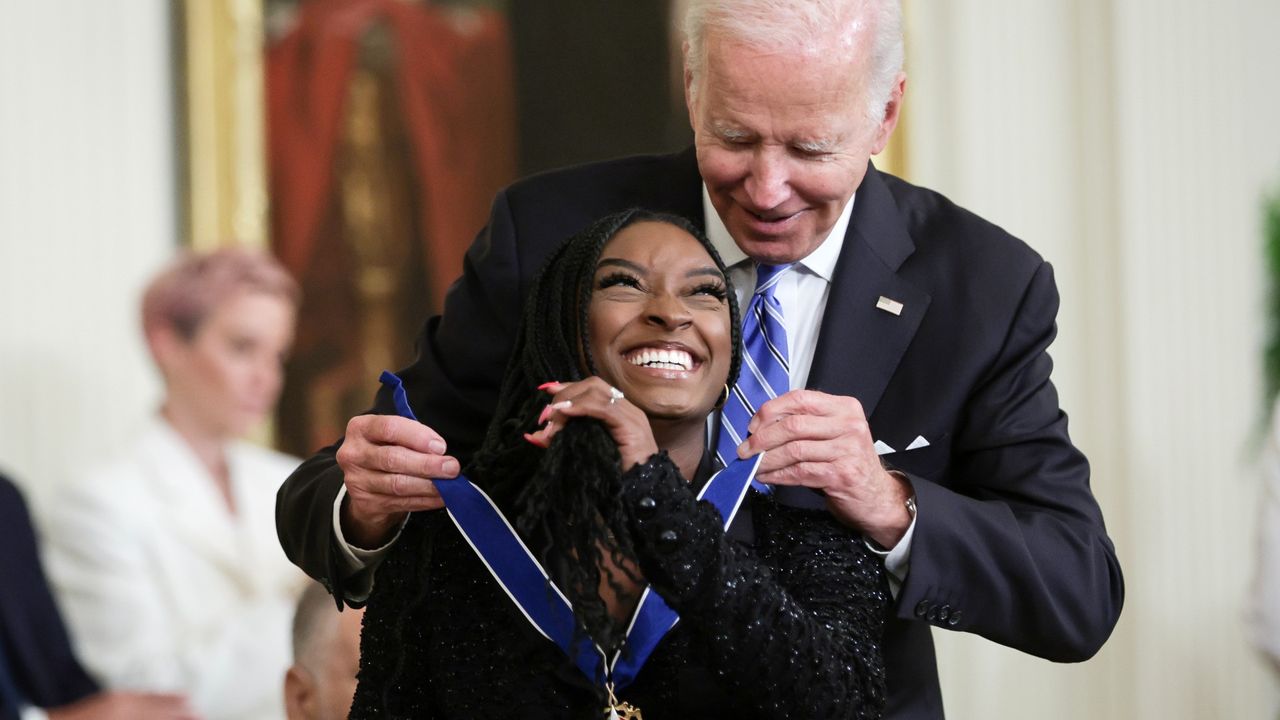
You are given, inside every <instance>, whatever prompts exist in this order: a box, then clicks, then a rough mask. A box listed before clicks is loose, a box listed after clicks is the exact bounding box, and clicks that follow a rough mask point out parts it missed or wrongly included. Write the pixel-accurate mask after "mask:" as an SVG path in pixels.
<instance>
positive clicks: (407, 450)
mask: <svg viewBox="0 0 1280 720" xmlns="http://www.w3.org/2000/svg"><path fill="white" fill-rule="evenodd" d="M444 452H445V442H444V438H442V437H440V435H439V434H437V433H436V432H435V431H434V430H432V429H431V428H429V427H427V426H426V425H423V424H422V423H420V422H417V421H416V420H410V419H408V418H402V417H397V416H395V415H359V416H356V417H354V418H351V422H349V423H347V434H346V438H345V439H344V440H343V442H342V447H340V448H338V465H339V466H341V467H342V474H343V482H345V483H346V486H347V499H346V502H344V503H343V505H342V511H341V522H342V534H343V536H344V537H346V539H347V541H348V542H350V543H351V544H353V545H355V546H357V547H361V548H367V549H372V548H376V547H380V546H382V545H385V544H386V543H387V541H388V540H390V539H391V537H392V535H394V533H395V529H396V528H397V527H398V526H399V525H400V523H401V522H402V521H403V520H404V518H405V516H406V515H408V514H409V513H410V512H413V511H416V510H436V509H439V508H442V507H444V501H443V500H441V499H440V493H439V492H438V491H437V490H436V486H435V483H433V482H431V478H452V477H457V475H458V471H459V465H458V461H457V459H455V458H452V457H450V456H448V455H445V454H444Z"/></svg>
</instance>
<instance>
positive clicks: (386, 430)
mask: <svg viewBox="0 0 1280 720" xmlns="http://www.w3.org/2000/svg"><path fill="white" fill-rule="evenodd" d="M347 434H348V436H350V435H352V434H355V435H356V436H357V437H359V438H361V439H363V440H365V441H366V442H369V443H372V444H374V445H399V446H400V447H406V448H409V449H410V450H417V451H418V452H422V453H431V454H433V455H442V454H444V451H445V450H446V449H447V447H448V445H447V444H446V443H445V441H444V438H442V437H440V434H439V433H437V432H436V431H435V430H432V429H431V428H430V427H427V426H426V425H423V424H422V423H420V422H418V421H417V420H410V419H409V418H403V417H399V416H397V415H359V416H357V417H354V418H352V419H351V422H349V423H347Z"/></svg>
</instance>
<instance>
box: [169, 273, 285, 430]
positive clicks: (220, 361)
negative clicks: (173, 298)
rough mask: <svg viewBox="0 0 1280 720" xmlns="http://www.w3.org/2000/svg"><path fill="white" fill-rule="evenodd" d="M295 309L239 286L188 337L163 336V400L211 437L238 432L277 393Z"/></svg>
mask: <svg viewBox="0 0 1280 720" xmlns="http://www.w3.org/2000/svg"><path fill="white" fill-rule="evenodd" d="M294 315H295V311H294V307H293V304H292V303H290V302H289V301H287V300H285V299H284V298H281V297H279V296H277V295H271V294H268V293H263V292H257V291H242V292H238V293H236V294H234V295H232V296H231V297H229V298H228V299H226V300H224V301H223V302H222V303H220V304H219V305H217V306H216V307H214V309H213V311H212V312H211V313H210V314H209V316H208V317H206V318H205V319H204V321H203V322H201V323H200V325H199V327H197V328H196V334H195V336H194V337H192V338H191V339H190V340H184V339H182V338H177V337H176V336H172V337H170V338H169V339H168V340H167V341H166V342H165V343H164V346H165V347H166V350H165V351H164V352H161V353H159V354H158V359H159V361H160V365H161V370H162V371H163V372H164V375H165V380H166V384H167V386H168V392H169V394H168V398H167V403H168V404H169V406H170V407H172V408H173V409H174V410H177V411H179V412H181V413H182V414H183V415H184V416H185V417H188V418H191V419H193V420H195V421H196V422H198V423H199V425H200V426H201V427H202V428H203V429H204V430H205V431H207V432H209V433H210V434H211V435H214V436H217V437H224V438H231V437H240V436H242V435H244V434H245V433H246V432H248V431H249V430H250V429H252V427H253V426H254V425H256V424H257V423H259V422H261V421H262V420H263V419H264V418H265V417H266V416H267V414H268V413H269V412H271V409H272V408H273V407H275V403H276V399H277V398H278V397H279V396H280V387H281V383H282V382H283V362H284V358H285V356H286V354H287V353H288V351H289V348H290V346H291V345H292V344H293V331H294Z"/></svg>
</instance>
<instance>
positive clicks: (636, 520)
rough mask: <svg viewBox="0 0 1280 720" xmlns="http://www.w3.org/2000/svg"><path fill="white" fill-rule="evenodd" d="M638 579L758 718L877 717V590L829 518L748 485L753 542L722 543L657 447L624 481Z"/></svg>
mask: <svg viewBox="0 0 1280 720" xmlns="http://www.w3.org/2000/svg"><path fill="white" fill-rule="evenodd" d="M624 481H625V483H624V486H625V490H624V500H625V503H626V505H627V507H628V509H629V513H630V520H629V531H630V533H631V536H632V541H633V542H634V543H635V545H636V548H637V553H638V556H639V559H640V568H641V571H642V572H643V574H644V576H645V577H646V579H648V581H649V582H650V583H651V585H652V586H653V588H654V590H656V591H657V592H658V593H659V594H660V595H661V596H662V597H663V598H664V599H665V600H666V601H667V603H668V604H669V605H671V606H672V608H674V609H675V610H676V611H677V612H678V613H680V616H681V623H682V624H685V626H686V631H691V632H692V633H693V635H694V638H695V639H694V642H695V643H698V644H700V645H701V646H702V648H701V649H702V652H704V653H705V656H706V658H707V662H708V664H709V665H710V666H711V669H712V670H713V671H714V672H715V673H716V674H717V675H719V676H721V677H723V678H724V679H725V681H726V682H727V683H728V684H729V685H730V686H732V687H733V688H734V689H735V690H736V691H737V692H739V693H741V696H742V697H748V698H751V704H753V705H754V706H755V707H756V708H757V709H758V710H759V711H760V712H761V713H762V714H763V715H765V716H769V717H779V718H785V717H822V718H878V717H880V716H881V713H882V711H883V708H884V703H885V697H886V694H885V679H884V678H885V671H884V659H883V657H882V654H881V641H882V636H883V632H884V622H885V614H886V611H887V610H886V608H887V607H888V604H889V591H888V585H887V582H886V580H885V577H884V570H883V567H882V565H881V564H880V562H879V560H878V558H875V557H874V556H873V555H872V554H871V553H870V552H869V551H868V550H867V549H866V546H865V544H864V543H863V542H862V539H861V538H860V536H858V535H857V534H855V533H854V532H853V531H851V530H849V529H847V528H845V527H843V526H842V525H840V524H839V523H837V522H836V521H835V520H834V519H833V518H832V517H831V516H830V515H829V514H828V513H826V512H823V511H820V510H806V509H799V508H792V507H785V506H782V505H779V504H778V503H776V502H774V501H773V500H772V499H770V498H769V497H768V496H765V495H760V494H757V493H755V492H751V493H750V494H749V496H748V499H747V501H746V502H749V503H750V509H751V513H752V522H753V525H754V529H755V538H756V543H755V547H754V548H747V547H744V546H742V545H740V544H738V543H736V542H733V541H731V540H729V539H727V538H726V537H725V535H724V532H723V529H722V527H723V526H722V524H721V523H722V521H721V518H720V514H719V513H718V512H717V511H716V510H715V508H714V507H712V506H711V505H710V504H709V503H705V502H698V501H697V500H696V498H695V496H694V494H693V493H692V491H691V490H690V489H689V486H688V484H687V483H686V482H685V480H684V478H683V477H681V475H680V473H679V471H678V469H677V468H676V467H675V465H674V464H673V463H672V462H671V461H670V459H669V458H668V457H667V456H666V454H665V453H658V454H656V455H654V456H653V457H652V458H651V459H650V460H649V462H647V463H645V464H643V465H638V466H636V467H635V468H633V469H632V470H631V471H629V472H628V473H627V475H626V477H625V478H624Z"/></svg>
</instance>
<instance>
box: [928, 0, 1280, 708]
mask: <svg viewBox="0 0 1280 720" xmlns="http://www.w3.org/2000/svg"><path fill="white" fill-rule="evenodd" d="M910 9H911V11H912V15H911V19H910V28H911V32H912V33H913V35H912V38H911V40H912V43H911V46H910V48H909V63H910V67H909V73H910V76H911V80H910V81H909V83H910V87H909V94H910V99H909V102H908V109H909V112H910V113H911V115H910V118H911V124H910V126H909V128H908V133H909V136H910V137H909V139H908V146H909V148H910V160H911V163H912V166H911V174H912V177H913V179H914V180H916V181H917V182H920V183H921V184H925V185H929V186H932V187H935V188H937V189H939V190H942V191H943V192H945V193H947V194H949V195H950V196H951V197H952V198H953V199H955V200H957V201H958V202H960V203H961V204H964V205H966V206H968V207H970V208H971V209H973V210H976V211H978V212H979V213H981V214H983V215H985V216H986V217H988V218H990V219H992V220H994V221H996V222H997V223H999V224H1001V225H1003V226H1005V227H1006V228H1007V229H1009V230H1010V231H1012V232H1014V233H1015V234H1017V235H1019V236H1021V237H1023V238H1024V239H1026V240H1027V241H1028V242H1030V243H1031V244H1032V245H1033V246H1034V247H1036V248H1037V249H1039V250H1040V251H1041V252H1042V253H1044V254H1045V255H1046V256H1047V257H1048V258H1049V259H1050V260H1051V261H1052V262H1053V263H1054V265H1055V267H1056V269H1057V273H1058V282H1059V286H1060V289H1061V291H1062V296H1063V306H1062V311H1061V314H1060V317H1059V320H1060V329H1061V334H1060V337H1059V340H1058V342H1057V343H1056V344H1055V346H1054V348H1053V350H1052V352H1053V355H1054V357H1055V360H1056V361H1057V365H1058V367H1057V371H1056V373H1055V378H1056V381H1057V383H1058V386H1059V388H1060V390H1061V392H1062V400H1063V404H1064V406H1065V408H1066V409H1067V411H1068V413H1069V414H1070V415H1071V417H1072V427H1071V429H1072V434H1073V436H1074V437H1075V438H1076V439H1077V441H1078V442H1079V444H1080V445H1081V446H1082V447H1084V448H1085V450H1086V451H1087V452H1088V453H1089V455H1090V458H1091V459H1092V461H1093V463H1094V479H1093V484H1094V489H1095V492H1096V493H1097V495H1098V497H1099V499H1100V501H1101V502H1102V504H1103V509H1104V511H1105V513H1106V517H1107V521H1108V525H1109V527H1110V529H1111V532H1112V535H1113V537H1114V538H1115V540H1116V544H1117V548H1118V551H1119V554H1120V557H1121V560H1122V563H1123V566H1124V569H1125V578H1126V581H1127V588H1128V597H1127V601H1126V604H1125V611H1124V615H1123V617H1122V619H1121V621H1120V626H1119V628H1118V629H1117V631H1116V634H1115V636H1114V637H1113V639H1112V640H1111V642H1110V643H1109V644H1108V645H1107V647H1106V648H1104V650H1103V651H1102V653H1101V654H1100V655H1099V656H1098V657H1097V658H1096V659H1094V660H1093V661H1091V662H1089V663H1086V664H1084V665H1081V666H1055V665H1052V664H1050V663H1046V662H1042V661H1039V660H1035V659H1032V658H1027V657H1025V656H1020V655H1018V654H1016V653H1014V652H1012V651H1008V650H1005V649H1003V648H1000V647H997V646H994V645H992V644H990V643H986V642H984V641H981V640H979V639H976V638H971V637H966V636H956V635H951V634H945V635H944V636H940V637H939V643H940V665H941V671H942V673H943V684H944V692H945V695H946V700H947V704H948V708H949V710H950V713H949V716H950V717H953V718H961V719H964V718H981V719H983V720H993V719H994V720H1002V719H1005V718H1008V719H1013V718H1037V719H1046V720H1052V719H1055V718H1062V719H1063V720H1066V719H1067V718H1072V719H1076V718H1082V717H1088V718H1115V719H1117V720H1119V719H1121V718H1124V719H1128V718H1144V719H1145V718H1150V719H1152V720H1155V719H1156V718H1160V719H1162V720H1164V719H1169V718H1174V719H1177V718H1269V717H1274V716H1275V708H1276V693H1275V690H1274V683H1273V681H1272V679H1271V678H1270V677H1269V676H1268V675H1267V673H1266V672H1265V670H1264V668H1263V666H1262V664H1261V663H1260V662H1259V661H1258V660H1257V658H1256V656H1255V655H1254V653H1253V652H1252V651H1251V650H1250V649H1249V647H1248V645H1247V643H1246V640H1245V638H1244V635H1243V628H1242V625H1241V622H1240V616H1241V606H1242V603H1243V597H1244V593H1245V591H1246V587H1247V583H1248V575H1249V562H1250V559H1251V556H1252V546H1251V541H1252V532H1253V511H1252V505H1253V499H1254V497H1255V495H1256V489H1257V480H1256V477H1255V473H1254V471H1253V469H1252V467H1251V464H1250V463H1251V461H1250V456H1249V453H1248V442H1249V438H1250V437H1251V435H1250V433H1251V432H1252V431H1253V430H1254V425H1253V423H1254V422H1255V421H1256V419H1257V412H1258V408H1259V392H1260V389H1259V380H1258V373H1259V370H1258V366H1259V363H1258V357H1259V343H1260V336H1261V328H1262V317H1261V297H1262V296H1261V292H1262V290H1261V281H1262V277H1261V269H1260V267H1259V266H1260V260H1261V255H1260V228H1259V197H1260V195H1261V192H1262V190H1263V189H1264V187H1266V186H1267V185H1268V184H1270V183H1274V182H1276V181H1277V180H1280V93H1278V92H1277V88H1280V85H1277V80H1276V77H1277V74H1278V73H1280V43H1276V42H1275V40H1274V34H1275V31H1276V29H1277V28H1280V3H1275V2H1273V1H1271V0H1225V1H1223V2H1215V3H1205V2H1199V1H1195V2H1193V1H1191V0H1158V1H1157V0H1110V1H1108V0H1077V1H1076V2H1048V1H1035V2H1027V1H1026V0H947V1H940V2H933V3H924V2H921V1H920V0H915V2H912V3H911V8H910Z"/></svg>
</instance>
